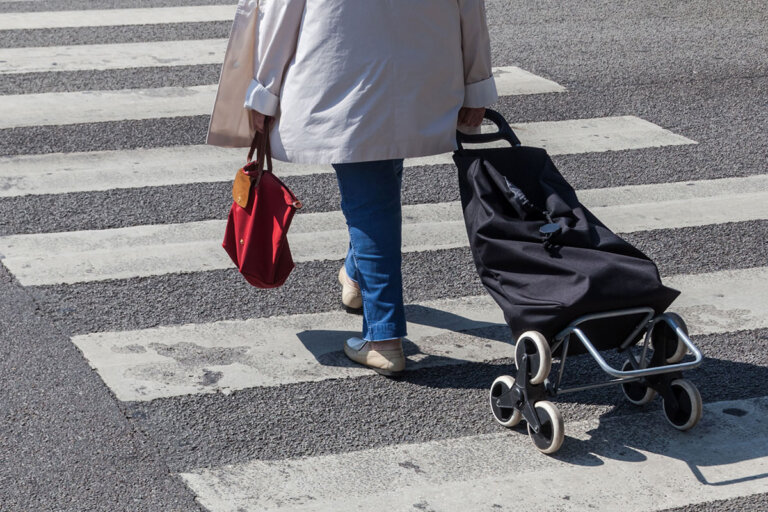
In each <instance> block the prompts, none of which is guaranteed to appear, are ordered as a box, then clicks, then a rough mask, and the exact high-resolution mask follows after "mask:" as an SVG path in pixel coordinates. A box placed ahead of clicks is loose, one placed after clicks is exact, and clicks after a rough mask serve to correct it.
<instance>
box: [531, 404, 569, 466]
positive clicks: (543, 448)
mask: <svg viewBox="0 0 768 512" xmlns="http://www.w3.org/2000/svg"><path fill="white" fill-rule="evenodd" d="M534 407H535V408H536V414H537V415H538V417H539V421H540V422H541V429H539V432H538V433H536V432H534V431H533V429H531V425H530V424H529V425H528V435H529V436H531V440H532V441H533V444H534V445H536V449H537V450H539V451H540V452H541V453H545V454H547V455H549V454H552V453H555V452H556V451H557V450H559V449H560V447H561V446H562V445H563V440H564V439H565V430H564V427H563V417H562V416H561V415H560V411H559V410H558V409H557V407H555V404H553V403H552V402H549V401H547V400H542V401H540V402H536V404H535V405H534Z"/></svg>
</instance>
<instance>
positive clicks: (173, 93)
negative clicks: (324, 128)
mask: <svg viewBox="0 0 768 512" xmlns="http://www.w3.org/2000/svg"><path fill="white" fill-rule="evenodd" d="M193 43H194V44H197V42H193ZM1 53H2V50H0V54H1ZM495 73H496V74H497V75H498V76H499V79H498V84H497V88H498V90H499V94H501V95H503V96H509V95H519V94H532V93H545V92H559V91H562V90H565V89H563V88H562V87H560V86H559V85H557V84H556V83H554V82H552V81H550V80H547V79H545V78H541V77H538V76H536V75H533V74H531V73H528V72H527V71H523V70H522V69H520V68H515V67H509V68H497V69H496V70H495ZM216 87H217V86H216V85H201V86H192V87H162V88H152V89H125V90H119V91H78V92H52V93H40V94H19V95H9V96H0V111H1V112H3V116H2V117H1V118H0V129H2V128H18V127H22V126H46V125H57V124H76V123H97V122H104V121H119V120H123V119H155V118H159V117H178V116H194V115H208V114H210V112H211V108H212V106H213V102H214V100H215V98H216ZM539 130H540V128H539ZM544 131H545V132H546V128H545V129H544ZM576 138H577V139H578V137H576Z"/></svg>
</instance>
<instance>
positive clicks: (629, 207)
mask: <svg viewBox="0 0 768 512" xmlns="http://www.w3.org/2000/svg"><path fill="white" fill-rule="evenodd" d="M756 181H757V180H753V179H750V178H729V179H723V180H711V181H705V182H701V186H698V185H697V184H696V183H697V182H693V183H694V184H689V183H690V182H686V183H672V184H659V185H642V186H639V187H637V188H638V192H637V194H636V195H633V194H632V191H633V187H621V188H619V189H610V188H607V189H593V190H585V191H582V192H581V193H580V194H581V196H582V197H584V201H585V203H586V204H587V206H589V205H591V204H598V205H599V204H606V205H610V206H598V207H596V208H594V209H593V211H594V212H595V214H596V215H597V216H598V217H599V218H600V219H601V220H602V221H603V222H604V223H605V224H606V225H608V226H609V227H611V228H612V229H614V230H615V231H617V232H623V233H626V232H632V231H638V230H648V229H670V228H680V227H687V226H700V225H707V224H717V223H724V222H738V221H747V220H754V219H768V190H765V189H764V190H763V191H761V192H752V190H754V189H753V188H752V187H753V186H754V184H755V182H756ZM718 182H720V183H721V184H722V188H720V189H718ZM762 183H763V185H764V184H765V181H763V182H762ZM722 190H732V191H734V193H730V194H724V195H718V192H720V191H722ZM678 193H679V194H680V195H681V196H682V197H683V198H682V199H671V200H659V201H655V202H654V201H653V198H654V197H658V198H660V199H661V198H666V197H677V194H678ZM686 195H687V196H686ZM632 201H636V202H634V203H633V202H632ZM593 202H594V203H593ZM403 224H404V228H403V251H404V252H418V251H431V250H438V249H449V248H454V247H464V246H466V245H467V243H468V242H467V235H466V231H465V227H464V222H463V217H462V213H461V205H460V203H458V202H449V203H437V204H419V205H407V206H404V207H403ZM223 232H224V221H223V220H210V221H200V222H190V223H186V224H161V225H148V226H134V227H128V228H118V229H107V230H90V231H73V232H61V233H42V234H30V235H11V236H5V237H0V258H2V260H1V261H2V263H3V265H5V267H6V268H7V269H8V270H9V271H10V272H11V273H13V274H14V275H15V276H16V278H17V279H18V280H19V282H20V283H21V284H23V285H25V286H30V285H46V284H57V283H76V282H87V281H99V280H106V279H125V278H131V277H142V276H151V275H162V274H168V273H177V272H197V271H205V270H214V269H224V268H230V267H232V262H231V261H230V260H229V257H228V256H227V255H226V253H225V252H224V251H223V250H222V248H221V239H222V236H223V235H222V234H223ZM289 238H290V241H291V251H292V253H293V257H294V260H295V261H298V262H302V261H313V260H337V259H341V258H343V256H344V252H345V250H346V246H347V240H348V238H347V230H346V224H345V222H344V218H343V216H342V214H341V212H340V211H333V212H326V213H308V214H299V215H297V216H296V217H295V218H294V223H293V225H292V226H291V230H290V234H289Z"/></svg>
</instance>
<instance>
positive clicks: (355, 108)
mask: <svg viewBox="0 0 768 512" xmlns="http://www.w3.org/2000/svg"><path fill="white" fill-rule="evenodd" d="M496 99H497V94H496V87H495V84H494V81H493V76H492V74H491V58H490V40H489V37H488V29H487V26H486V19H485V4H484V0H364V1H363V0H240V2H239V4H238V7H237V14H236V16H235V20H234V24H233V26H232V32H231V34H230V40H229V46H228V47H227V52H226V56H225V57H224V66H223V68H222V73H221V79H220V82H219V90H218V94H217V97H216V103H215V105H214V110H213V114H212V116H211V123H210V128H209V132H208V143H209V144H213V145H218V146H227V147H243V146H248V145H250V141H251V138H252V134H253V129H252V127H251V126H250V125H249V116H248V114H247V110H246V108H244V107H247V108H252V109H254V110H257V111H259V112H262V113H264V114H267V115H274V116H275V117H276V123H275V125H274V127H273V129H272V132H271V136H272V139H271V140H272V150H273V154H274V156H275V158H278V159H280V160H285V161H291V162H300V163H315V164H327V163H342V162H359V161H369V160H383V159H389V158H408V157H416V156H425V155H432V154H439V153H444V152H447V151H452V150H453V149H455V147H456V141H455V130H456V118H457V115H458V111H459V108H460V107H461V106H468V107H483V106H488V105H490V104H492V103H493V102H495V101H496Z"/></svg>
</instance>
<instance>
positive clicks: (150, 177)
mask: <svg viewBox="0 0 768 512" xmlns="http://www.w3.org/2000/svg"><path fill="white" fill-rule="evenodd" d="M196 94H197V96H196V97H197V98H198V99H199V98H200V96H202V95H203V93H201V92H199V90H198V92H197V93H196ZM153 101H154V100H153ZM161 103H162V102H161ZM161 108H164V107H163V106H162V104H161ZM54 115H58V114H54ZM126 115H132V114H126ZM574 123H577V124H578V125H580V126H588V127H589V128H587V129H577V130H575V131H574ZM515 130H516V132H517V133H518V134H519V136H520V139H521V140H522V141H523V143H524V144H526V145H529V146H545V145H549V146H551V147H549V148H548V150H549V153H550V154H551V155H558V154H568V153H584V152H589V151H604V150H606V148H608V150H613V151H620V150H626V149H640V148H643V147H658V146H668V145H678V144H692V143H695V142H693V141H691V140H690V139H686V138H684V137H681V136H679V135H676V134H674V133H671V132H669V131H668V130H664V129H663V128H661V127H659V126H656V125H654V124H652V123H648V122H646V121H643V120H642V119H639V118H636V117H608V118H597V119H580V120H576V121H547V122H537V123H524V124H517V125H515ZM561 137H562V138H563V142H558V143H551V141H558V140H560V138H561ZM245 155H246V151H245V150H244V149H223V148H216V147H211V146H185V147H171V148H157V149H136V150H129V151H98V152H92V153H64V154H62V153H56V154H48V155H23V156H9V157H0V197H11V196H19V195H26V194H61V193H68V192H82V191H89V190H111V189H114V188H128V187H145V186H159V185H174V184H183V183H202V182H216V181H227V180H230V179H232V176H234V173H235V170H236V169H237V168H238V167H240V166H241V165H242V164H243V163H244V160H245ZM405 165H406V166H407V167H413V166H418V165H453V160H452V159H451V153H446V154H443V155H437V156H429V157H423V158H412V159H408V160H406V162H405ZM331 172H333V169H332V168H331V166H327V165H301V164H291V163H285V162H279V161H275V173H276V174H278V175H280V176H304V175H308V174H315V173H318V174H320V173H331Z"/></svg>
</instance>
